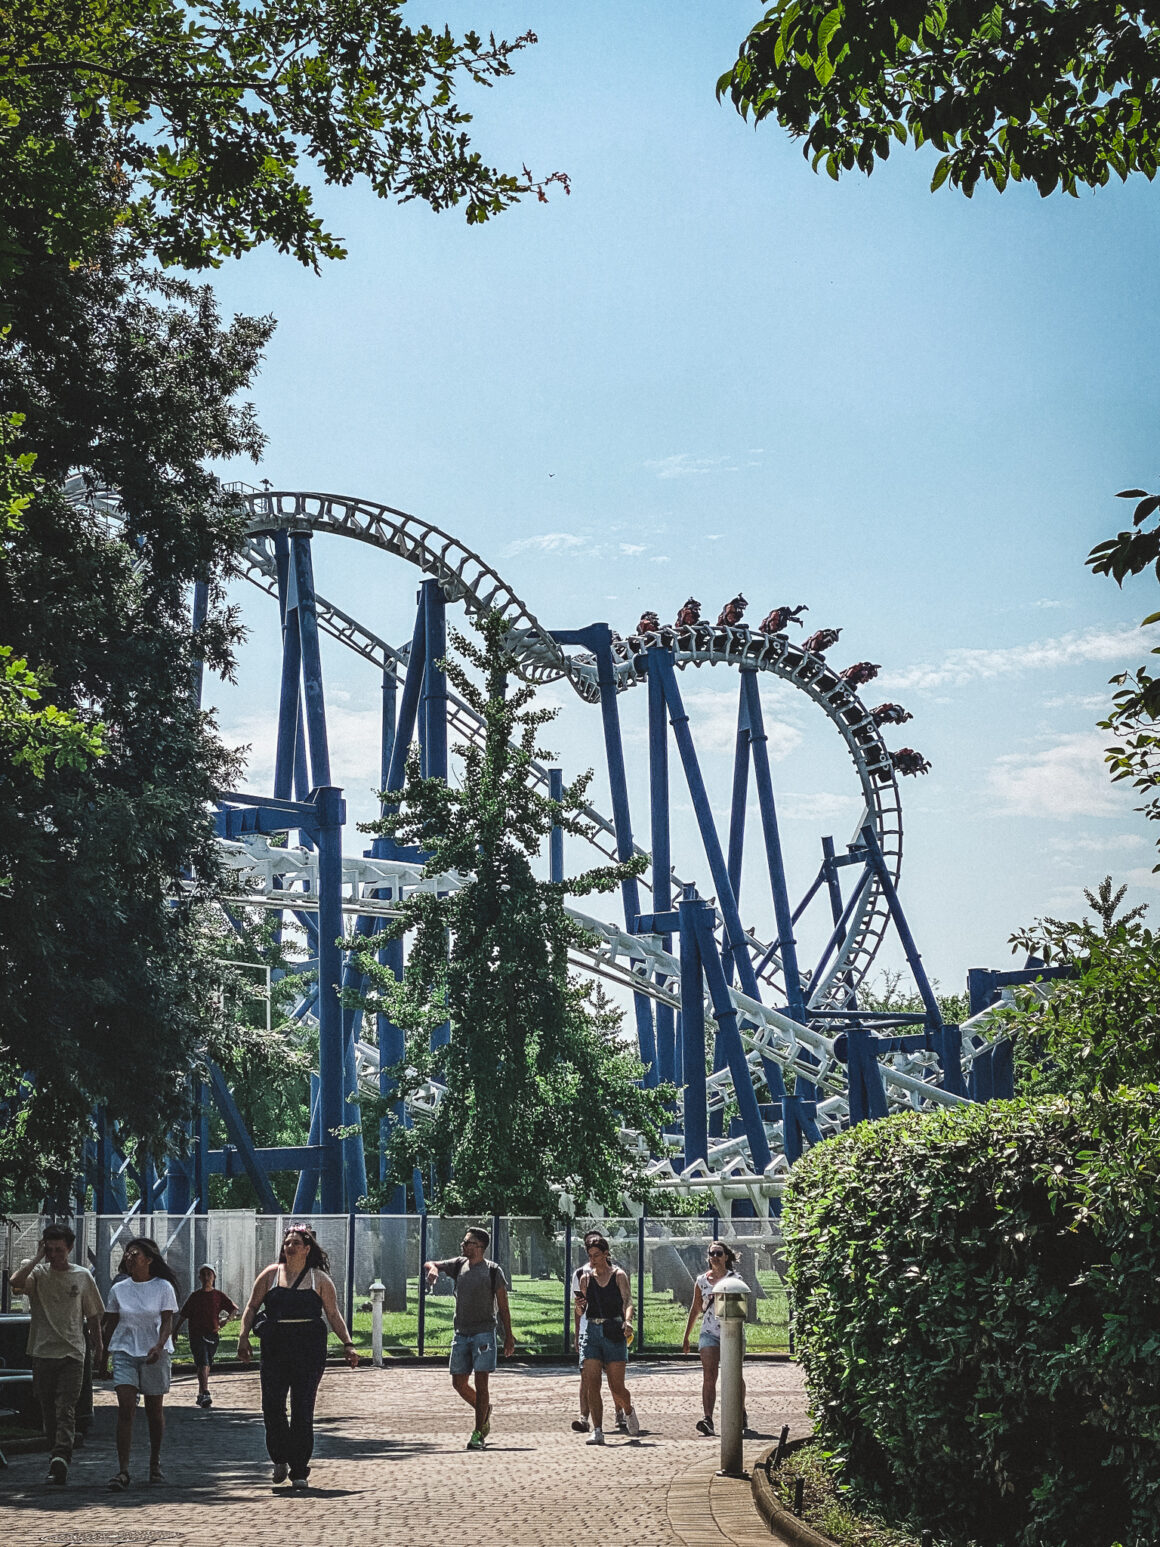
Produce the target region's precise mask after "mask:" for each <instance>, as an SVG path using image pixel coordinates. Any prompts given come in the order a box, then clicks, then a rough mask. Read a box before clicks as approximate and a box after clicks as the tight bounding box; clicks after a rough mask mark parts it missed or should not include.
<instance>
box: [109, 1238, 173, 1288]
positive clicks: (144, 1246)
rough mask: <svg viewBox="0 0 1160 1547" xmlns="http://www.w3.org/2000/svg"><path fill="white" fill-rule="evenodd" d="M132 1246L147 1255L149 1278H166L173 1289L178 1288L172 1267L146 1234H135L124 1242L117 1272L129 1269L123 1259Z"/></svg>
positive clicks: (155, 1243)
mask: <svg viewBox="0 0 1160 1547" xmlns="http://www.w3.org/2000/svg"><path fill="white" fill-rule="evenodd" d="M134 1247H136V1248H137V1250H138V1251H139V1252H144V1253H145V1255H146V1257H148V1259H149V1277H150V1278H164V1279H168V1281H169V1282H170V1283H171V1284H172V1285H173V1287H174V1289H175V1290H176V1289H177V1288H178V1283H177V1275H176V1273H174V1271H173V1269H172V1268H171V1267H170V1266H169V1264H168V1263H167V1262H166V1260H165V1258H164V1257H163V1256H162V1255H161V1248H160V1246H158V1244H157V1242H156V1241H154V1240H153V1239H152V1237H150V1236H147V1235H135V1236H134V1237H133V1239H132V1240H131V1241H129V1242H127V1243H126V1246H125V1250H124V1251H123V1252H122V1253H121V1266H120V1267H119V1268H118V1269H117V1272H118V1273H128V1272H129V1269H128V1268H127V1267H126V1266H125V1259H126V1258H127V1257H128V1255H129V1253H130V1252H131V1251H132V1250H133V1248H134ZM130 1276H131V1275H130Z"/></svg>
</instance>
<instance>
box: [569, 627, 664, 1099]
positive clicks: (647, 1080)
mask: <svg viewBox="0 0 1160 1547" xmlns="http://www.w3.org/2000/svg"><path fill="white" fill-rule="evenodd" d="M552 637H553V638H554V639H556V640H557V641H558V642H559V643H560V644H565V645H566V644H578V645H583V646H585V647H586V648H587V649H589V650H591V651H592V653H593V654H594V655H595V657H596V682H597V686H598V688H599V690H600V720H601V724H602V727H603V730H604V756H605V761H606V763H607V765H608V783H609V788H610V791H611V794H612V824H613V827H614V828H615V829H616V857H617V859H619V860H620V861H621V862H622V863H623V862H624V861H626V860H630V859H631V858H632V857H633V843H632V818H631V816H630V815H629V809H628V779H627V777H626V775H625V771H624V744H623V742H622V740H621V736H620V712H619V710H618V709H617V704H616V668H615V666H614V665H613V659H612V630H611V629H610V628H609V626H608V624H607V623H593V624H591V625H590V626H589V627H588V628H582V629H561V630H559V631H557V630H553V633H552ZM620 896H621V901H622V902H623V905H624V923H625V927H626V928H627V930H628V931H629V933H630V934H631V933H632V931H633V930H634V929H635V928H636V920H637V918H638V917H639V915H640V888H639V887H638V886H637V884H636V877H635V876H629V877H628V879H627V880H625V881H622V882H621V883H620ZM632 1002H633V1009H634V1011H635V1013H636V1037H637V1046H638V1048H639V1049H640V1061H641V1063H642V1064H643V1065H644V1068H645V1075H644V1084H645V1085H646V1086H654V1085H656V1084H658V1083H659V1074H658V1071H657V1043H656V1033H655V1032H654V1030H653V1018H652V1005H651V1004H650V1003H649V999H648V996H647V995H646V994H633V996H632Z"/></svg>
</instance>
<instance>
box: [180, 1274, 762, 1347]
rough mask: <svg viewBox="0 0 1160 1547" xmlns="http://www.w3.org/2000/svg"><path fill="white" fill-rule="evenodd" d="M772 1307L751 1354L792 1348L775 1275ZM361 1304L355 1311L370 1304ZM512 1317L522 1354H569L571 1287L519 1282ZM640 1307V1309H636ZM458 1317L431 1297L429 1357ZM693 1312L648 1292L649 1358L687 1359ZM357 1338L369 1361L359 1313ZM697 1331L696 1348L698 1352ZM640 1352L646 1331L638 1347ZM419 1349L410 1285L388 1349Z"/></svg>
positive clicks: (389, 1323) (392, 1316) (388, 1335)
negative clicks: (567, 1300)
mask: <svg viewBox="0 0 1160 1547" xmlns="http://www.w3.org/2000/svg"><path fill="white" fill-rule="evenodd" d="M758 1278H759V1279H760V1281H761V1287H762V1288H763V1289H764V1290H765V1296H766V1297H765V1299H762V1300H758V1302H757V1321H756V1322H750V1324H749V1326H748V1327H747V1328H746V1334H745V1345H746V1348H747V1349H748V1350H749V1352H750V1353H784V1352H786V1351H787V1349H788V1347H789V1316H788V1309H787V1306H786V1298H785V1290H784V1288H783V1286H782V1284H781V1281H780V1279H779V1278H778V1276H777V1274H776V1273H759V1274H758ZM365 1303H366V1302H365V1301H362V1300H360V1301H356V1306H357V1305H359V1304H365ZM508 1303H509V1305H510V1306H511V1313H512V1332H513V1333H514V1334H515V1340H516V1347H517V1349H522V1350H523V1351H524V1352H528V1353H536V1354H562V1353H563V1351H564V1285H563V1284H562V1283H561V1282H560V1280H559V1279H555V1278H552V1279H546V1278H529V1277H528V1276H526V1275H524V1274H517V1275H516V1276H515V1278H514V1279H513V1281H512V1288H511V1294H510V1296H509V1299H508ZM634 1303H635V1302H634ZM454 1313H455V1300H454V1297H453V1296H452V1295H431V1294H429V1295H428V1296H427V1297H426V1311H425V1320H426V1330H425V1336H424V1350H423V1351H424V1353H426V1354H435V1355H437V1354H440V1353H446V1352H449V1351H450V1348H451V1330H452V1328H451V1321H452V1317H453V1316H454ZM687 1319H688V1312H687V1311H686V1309H685V1307H684V1306H683V1305H682V1304H681V1303H680V1301H679V1300H675V1299H674V1298H673V1296H672V1294H671V1293H669V1292H668V1291H665V1292H664V1293H660V1292H657V1291H654V1290H652V1289H649V1288H647V1287H646V1289H645V1295H644V1350H645V1352H646V1353H680V1351H681V1342H682V1339H683V1338H684V1335H685V1323H686V1321H687ZM351 1336H352V1337H353V1338H354V1341H355V1344H356V1346H357V1348H358V1351H359V1353H360V1354H365V1355H367V1356H369V1355H370V1351H371V1313H370V1312H369V1311H360V1310H357V1309H356V1310H355V1314H354V1325H353V1327H352V1328H351ZM237 1337H238V1323H237V1322H230V1323H229V1324H228V1325H227V1326H226V1327H225V1329H224V1330H223V1332H222V1340H221V1344H220V1346H219V1348H218V1358H219V1359H223V1360H228V1359H233V1358H235V1357H236V1355H237ZM696 1337H697V1334H696V1329H694V1332H693V1341H692V1346H693V1348H694V1349H695V1348H696ZM633 1346H634V1348H636V1349H637V1350H638V1351H639V1349H640V1346H641V1340H640V1336H639V1331H638V1335H637V1339H636V1342H635V1344H634V1345H633ZM418 1347H419V1285H418V1280H417V1279H414V1278H412V1279H409V1280H408V1282H407V1309H406V1310H405V1311H389V1312H387V1313H385V1314H384V1316H383V1348H384V1350H385V1351H386V1352H388V1353H389V1352H390V1351H391V1350H394V1351H396V1352H398V1353H401V1354H403V1353H409V1354H413V1353H417V1352H418ZM177 1358H178V1360H180V1361H182V1362H186V1361H188V1359H189V1352H188V1344H187V1343H186V1340H185V1337H184V1336H181V1337H180V1338H179V1339H178V1347H177Z"/></svg>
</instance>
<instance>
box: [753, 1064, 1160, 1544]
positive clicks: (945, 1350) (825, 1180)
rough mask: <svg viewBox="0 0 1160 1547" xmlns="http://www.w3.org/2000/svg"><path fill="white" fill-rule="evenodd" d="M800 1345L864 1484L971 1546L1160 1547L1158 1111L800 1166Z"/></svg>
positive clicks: (1043, 1124)
mask: <svg viewBox="0 0 1160 1547" xmlns="http://www.w3.org/2000/svg"><path fill="white" fill-rule="evenodd" d="M784 1228H785V1236H786V1244H787V1249H788V1254H789V1261H790V1286H791V1291H792V1294H793V1297H794V1304H795V1308H796V1318H797V1319H796V1332H797V1337H798V1341H799V1349H800V1353H801V1358H802V1363H803V1365H804V1367H805V1372H806V1376H807V1380H808V1383H809V1388H810V1393H811V1397H812V1401H813V1405H814V1413H815V1419H816V1421H817V1423H818V1426H819V1430H820V1433H821V1437H822V1439H823V1441H824V1442H825V1443H826V1444H827V1445H828V1446H829V1447H830V1448H831V1449H833V1450H834V1451H835V1452H836V1453H837V1454H838V1456H839V1457H840V1458H841V1460H842V1462H843V1464H844V1467H845V1471H846V1477H847V1480H848V1481H849V1482H850V1483H851V1484H852V1486H853V1488H854V1489H855V1492H856V1493H858V1494H860V1495H862V1496H863V1497H864V1498H866V1499H869V1500H872V1501H873V1502H875V1503H877V1504H878V1505H880V1506H883V1507H885V1508H886V1509H887V1510H889V1511H890V1512H891V1513H893V1514H895V1515H896V1516H897V1517H900V1518H909V1519H910V1520H912V1521H913V1522H915V1523H916V1524H918V1525H920V1526H924V1527H930V1528H933V1529H934V1530H935V1531H936V1532H939V1533H941V1534H942V1535H944V1536H945V1537H946V1538H947V1539H949V1540H951V1541H954V1542H970V1541H975V1542H978V1543H981V1544H988V1547H991V1544H1001V1547H1040V1544H1042V1547H1110V1544H1113V1543H1117V1542H1121V1541H1122V1542H1124V1543H1127V1544H1129V1547H1131V1544H1134V1543H1136V1542H1137V1541H1143V1542H1145V1543H1147V1544H1148V1547H1153V1544H1156V1543H1160V1099H1158V1096H1157V1092H1156V1091H1155V1089H1154V1088H1153V1089H1151V1090H1149V1091H1143V1092H1121V1093H1120V1094H1119V1095H1117V1096H1115V1097H1113V1098H1111V1099H1106V1100H1098V1101H1097V1100H1094V1099H1093V1100H1087V1101H1085V1102H1083V1103H1068V1102H1066V1101H1063V1100H1056V1101H1052V1102H1046V1103H1041V1104H1038V1105H1034V1106H1033V1105H1030V1104H1026V1103H1022V1102H995V1103H990V1104H987V1105H983V1106H971V1107H963V1108H958V1109H955V1110H953V1111H947V1112H940V1113H936V1114H934V1115H931V1116H923V1117H920V1116H918V1115H917V1114H907V1115H902V1116H898V1117H892V1118H888V1119H885V1120H883V1121H881V1122H874V1123H863V1124H860V1125H859V1126H858V1127H857V1128H854V1129H852V1130H851V1131H850V1132H849V1133H846V1134H843V1135H841V1136H840V1137H839V1138H836V1139H833V1140H830V1141H828V1142H827V1143H825V1144H822V1145H819V1146H818V1147H817V1148H816V1149H814V1150H812V1151H811V1152H810V1153H809V1154H808V1155H807V1156H806V1157H805V1158H804V1159H803V1161H802V1162H801V1163H800V1164H799V1165H797V1166H796V1167H795V1168H794V1171H793V1176H792V1181H791V1184H790V1187H789V1189H788V1192H787V1196H786V1206H785V1214H784Z"/></svg>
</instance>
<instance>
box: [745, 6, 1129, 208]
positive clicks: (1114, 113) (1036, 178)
mask: <svg viewBox="0 0 1160 1547" xmlns="http://www.w3.org/2000/svg"><path fill="white" fill-rule="evenodd" d="M1155 22H1156V18H1155V16H1154V14H1153V13H1152V12H1150V11H1148V10H1147V8H1146V7H1141V6H1126V5H1123V4H1121V3H1119V0H1071V3H1066V4H1065V3H1062V0H1046V3H1037V4H1032V5H1007V6H1003V5H992V4H991V3H990V0H814V3H811V0H778V3H777V4H776V5H772V6H769V7H768V8H767V10H766V11H765V14H764V15H763V17H762V18H761V20H760V21H759V22H757V23H756V25H755V26H754V27H753V28H752V29H751V31H750V32H749V34H748V36H747V37H746V38H745V40H744V42H743V43H742V45H741V51H740V54H739V57H738V59H737V62H736V64H735V65H734V66H733V68H732V69H731V70H730V71H728V72H727V73H726V74H725V75H723V76H722V78H721V80H720V82H719V83H718V88H717V91H718V95H719V96H728V97H730V98H731V99H732V101H733V103H734V104H735V106H736V107H737V108H738V110H739V111H740V112H741V113H743V114H744V115H746V116H752V117H753V118H754V120H755V121H757V122H760V121H761V120H762V119H764V118H768V117H773V118H775V119H776V120H777V122H778V123H780V124H781V125H782V127H783V128H785V129H788V130H789V132H790V133H791V134H793V135H795V136H800V137H803V138H804V140H805V145H804V147H803V149H804V151H805V154H806V155H807V157H809V158H811V159H812V161H813V165H814V167H815V169H816V168H817V167H819V166H824V167H825V169H826V171H827V172H828V173H829V175H830V176H831V177H833V178H835V179H836V178H838V177H840V176H841V174H842V172H845V171H852V170H853V169H854V168H857V169H858V170H859V171H861V172H866V173H869V172H872V171H873V170H874V166H875V164H876V163H877V162H878V161H884V160H885V159H886V158H887V156H889V154H890V151H891V147H892V146H893V145H894V144H896V143H901V144H903V145H905V144H907V142H908V141H909V142H910V143H911V144H913V145H915V146H916V147H917V146H921V145H924V144H927V143H930V144H932V145H933V146H935V148H936V149H937V150H938V151H940V152H941V154H940V156H939V159H938V161H937V162H936V163H935V167H934V175H933V178H932V181H931V187H932V190H933V189H935V188H938V187H940V186H941V185H942V184H943V183H944V182H950V183H951V184H952V186H955V187H958V188H960V189H961V190H962V191H963V193H965V194H966V195H967V196H968V197H970V195H971V194H972V193H973V192H974V190H975V188H976V186H977V185H978V182H979V179H980V178H984V179H986V180H987V181H988V182H991V183H993V184H994V185H995V187H996V188H998V189H1000V190H1002V189H1003V188H1005V187H1006V186H1007V184H1008V182H1021V181H1030V182H1033V183H1035V185H1036V186H1037V187H1038V189H1039V191H1040V193H1042V194H1044V195H1046V194H1049V193H1051V192H1052V191H1053V190H1054V189H1056V188H1063V189H1065V190H1066V191H1067V192H1068V193H1071V194H1074V193H1076V191H1077V189H1078V187H1079V186H1080V185H1081V184H1089V185H1099V184H1103V183H1106V182H1107V181H1108V180H1109V178H1110V177H1111V176H1112V175H1113V174H1114V175H1115V176H1117V177H1120V178H1127V177H1128V175H1129V173H1132V172H1142V173H1143V174H1144V176H1145V177H1147V178H1148V179H1149V180H1151V178H1153V177H1154V176H1155V175H1156V166H1157V156H1158V154H1160V93H1158V92H1157V90H1156V82H1157V77H1158V76H1160V35H1158V34H1157V31H1156V25H1155Z"/></svg>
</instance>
